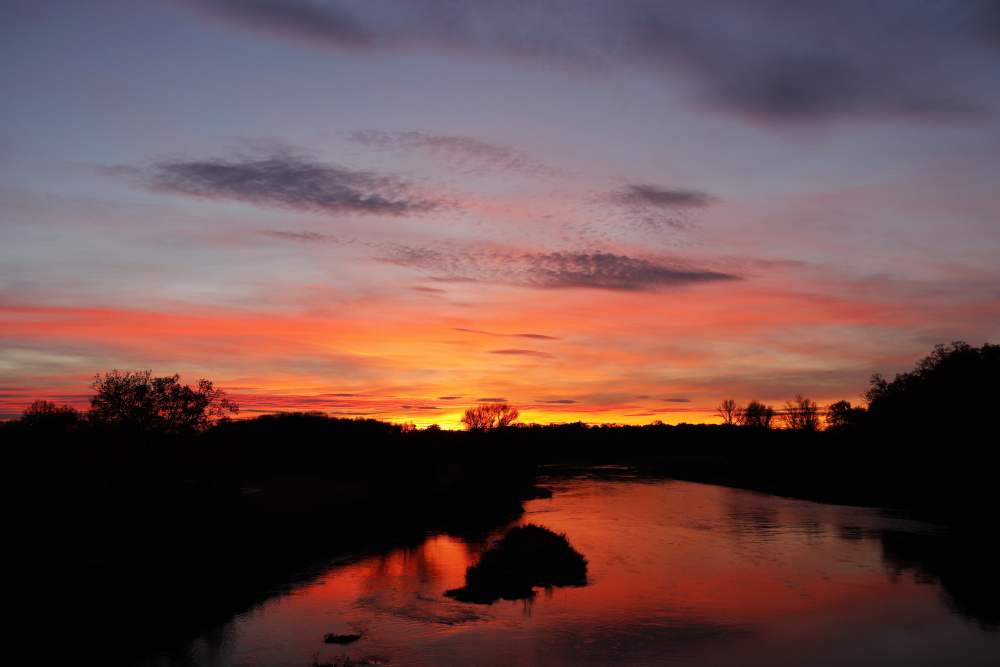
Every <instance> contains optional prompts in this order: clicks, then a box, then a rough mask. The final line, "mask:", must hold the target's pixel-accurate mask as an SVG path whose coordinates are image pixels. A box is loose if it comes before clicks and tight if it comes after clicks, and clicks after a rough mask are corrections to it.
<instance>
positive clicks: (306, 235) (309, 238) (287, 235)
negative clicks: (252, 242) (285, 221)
mask: <svg viewBox="0 0 1000 667" xmlns="http://www.w3.org/2000/svg"><path fill="white" fill-rule="evenodd" d="M261 234H263V235H264V236H273V237H275V238H279V239H287V240H289V241H304V242H307V243H330V242H336V241H337V237H335V236H330V235H329V234H321V233H320V232H284V231H281V230H276V229H265V230H264V231H262V232H261Z"/></svg>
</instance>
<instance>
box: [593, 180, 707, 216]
mask: <svg viewBox="0 0 1000 667" xmlns="http://www.w3.org/2000/svg"><path fill="white" fill-rule="evenodd" d="M607 198H608V200H609V201H612V202H614V203H616V204H621V205H622V206H628V207H643V208H645V207H651V208H661V209H662V208H665V209H674V210H677V209H686V208H703V207H705V206H708V205H709V204H711V203H713V202H714V201H715V198H714V197H712V196H711V195H709V194H707V193H704V192H699V191H698V190H684V189H680V188H661V187H658V186H655V185H645V184H633V185H628V186H626V187H624V188H622V189H620V190H617V191H615V192H612V193H611V194H609V195H608V196H607Z"/></svg>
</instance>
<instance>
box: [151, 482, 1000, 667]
mask: <svg viewBox="0 0 1000 667" xmlns="http://www.w3.org/2000/svg"><path fill="white" fill-rule="evenodd" d="M550 486H551V487H552V489H553V490H554V491H555V494H554V496H553V497H552V498H550V499H540V500H533V501H530V502H529V503H527V504H526V509H527V512H526V514H525V516H524V517H522V518H521V519H520V520H519V521H518V522H515V523H526V522H532V523H537V524H540V525H544V526H547V527H549V528H551V529H553V530H555V531H556V532H560V533H565V534H566V535H567V537H568V539H569V541H570V543H571V544H572V545H573V547H575V548H576V549H577V550H578V551H580V552H582V553H583V554H584V555H585V556H586V557H587V559H588V560H589V563H590V565H589V573H588V580H589V584H588V585H587V586H584V587H570V588H556V589H548V590H545V589H543V590H541V591H540V592H539V594H538V595H537V597H536V598H535V599H534V600H529V601H524V600H521V601H501V602H499V603H496V604H493V605H476V604H466V603H460V602H456V601H454V600H452V599H450V598H447V597H445V596H444V595H443V593H444V591H445V590H448V589H451V588H456V587H459V586H461V585H462V584H463V583H464V572H465V568H466V567H467V566H468V565H469V564H471V563H473V562H475V560H476V558H477V557H478V555H479V554H480V553H482V551H483V550H485V549H486V548H487V547H488V546H489V544H490V542H491V540H493V539H495V538H497V537H498V536H500V535H502V534H503V532H504V531H505V530H506V529H507V528H509V526H504V527H500V528H498V529H497V530H495V531H492V532H490V533H484V534H479V535H473V536H468V535H466V536H463V537H456V536H451V535H440V534H437V535H430V536H428V537H427V539H426V540H425V541H424V542H423V543H421V544H420V545H418V546H415V547H412V548H408V549H397V550H394V551H391V552H389V553H384V554H378V555H368V556H358V557H357V558H356V559H355V560H352V561H351V562H346V563H345V562H343V561H341V563H340V564H336V565H332V566H331V567H330V569H329V570H328V571H326V572H325V573H324V574H323V575H322V576H320V577H318V578H317V579H316V580H314V581H312V582H310V583H308V584H306V585H303V586H300V587H299V588H297V589H295V590H294V591H292V592H291V593H290V594H287V595H284V596H281V597H277V598H274V599H272V600H270V601H268V602H266V603H264V604H262V605H259V606H258V607H257V608H255V609H253V610H251V611H249V612H247V613H245V614H243V615H241V616H239V617H237V618H235V619H233V620H232V621H231V622H230V623H229V624H227V625H226V626H224V627H222V628H219V629H218V630H217V631H216V632H214V633H211V634H208V635H205V636H202V637H200V638H198V639H197V640H195V641H193V642H191V643H190V644H189V645H188V646H187V647H185V648H184V649H183V650H182V651H178V652H176V653H173V654H170V655H161V656H160V657H159V658H157V659H156V660H153V661H150V662H148V663H146V664H147V665H149V666H150V667H152V666H156V667H167V666H169V667H179V666H188V665H192V666H194V665H197V666H199V667H202V666H204V667H232V666H243V665H246V666H254V667H257V666H265V665H266V666H279V665H280V666H285V665H287V666H288V667H307V666H308V665H311V664H312V663H313V662H314V661H317V660H318V661H319V662H320V663H322V662H336V661H338V660H341V661H342V660H344V659H345V658H350V659H352V660H355V661H357V660H359V659H369V660H371V661H377V662H378V664H387V665H403V666H412V665H490V666H492V665H505V666H506V665H661V664H662V665H712V666H722V667H725V666H756V665H761V666H764V665H767V666H781V665H795V666H800V665H809V666H825V665H830V666H833V665H836V666H838V667H839V666H841V665H853V666H859V665H873V666H874V665H880V666H881V665H907V666H910V665H913V666H919V665H928V666H932V665H933V666H934V667H938V666H940V665H963V666H964V665H983V666H986V665H989V666H991V667H992V666H994V665H997V664H1000V634H998V633H997V632H995V630H994V628H995V627H996V626H995V623H993V622H992V621H991V620H990V619H989V618H988V612H987V614H986V616H983V615H978V616H977V615H976V613H975V612H974V611H973V612H970V611H969V610H968V609H967V608H963V607H962V606H961V605H959V604H957V603H956V600H960V598H961V595H957V596H956V595H954V594H949V593H947V592H945V591H944V590H942V588H941V586H940V584H939V579H940V577H939V576H937V574H935V573H934V568H933V567H923V566H921V563H920V558H921V557H920V551H921V547H919V545H921V544H923V543H924V541H928V540H929V541H930V542H931V543H934V544H936V543H938V542H940V541H941V539H942V538H941V531H940V530H939V529H936V528H935V527H933V526H930V525H926V524H921V523H919V522H917V521H912V520H909V519H906V518H904V517H901V516H893V515H891V514H886V513H880V512H877V511H875V510H868V509H863V508H851V507H840V506H832V505H822V504H817V503H809V502H804V501H797V500H789V499H783V498H777V497H774V496H767V495H763V494H757V493H753V492H750V491H741V490H735V489H728V488H724V487H717V486H711V485H703V484H693V483H687V482H677V481H670V480H647V479H639V478H635V477H629V476H628V475H621V474H619V475H617V476H615V477H614V478H609V477H608V476H607V475H594V474H581V475H579V476H576V477H573V478H568V479H553V480H551V484H550ZM951 558H952V559H953V560H954V558H955V555H954V554H951ZM966 606H968V605H966ZM991 609H993V610H994V613H995V609H996V604H995V602H994V605H993V607H992V608H991ZM327 633H337V634H355V633H358V634H361V635H362V638H361V639H360V640H359V641H357V642H355V643H353V644H350V645H347V646H334V645H327V644H324V643H323V641H322V638H323V636H324V635H325V634H327Z"/></svg>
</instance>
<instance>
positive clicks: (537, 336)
mask: <svg viewBox="0 0 1000 667" xmlns="http://www.w3.org/2000/svg"><path fill="white" fill-rule="evenodd" d="M451 330H452V331H462V332H465V333H474V334H482V335H484V336H499V337H502V338H534V339H536V340H562V339H561V338H557V337H556V336H546V335H544V334H536V333H512V334H505V333H493V332H492V331H479V330H478V329H463V328H462V327H452V328H451Z"/></svg>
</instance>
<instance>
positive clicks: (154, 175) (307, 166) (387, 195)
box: [106, 151, 442, 240]
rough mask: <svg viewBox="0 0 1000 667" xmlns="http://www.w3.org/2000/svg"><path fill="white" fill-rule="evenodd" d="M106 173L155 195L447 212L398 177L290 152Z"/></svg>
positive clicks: (304, 207) (394, 212)
mask: <svg viewBox="0 0 1000 667" xmlns="http://www.w3.org/2000/svg"><path fill="white" fill-rule="evenodd" d="M106 172H108V173H110V174H112V175H116V176H124V177H127V178H130V179H131V180H134V181H136V182H138V184H139V185H142V186H144V187H146V188H149V189H151V190H157V191H164V192H170V193H177V194H183V195H190V196H195V197H203V198H207V199H222V200H229V201H238V202H243V203H247V204H253V205H256V206H263V207H269V208H285V209H293V210H298V211H316V212H321V213H327V214H336V215H344V214H355V215H357V214H373V215H389V216H406V215H418V214H422V213H427V212H429V211H434V210H437V209H439V208H441V207H442V202H440V201H438V200H434V199H428V198H425V197H422V196H420V195H417V194H414V193H413V192H412V188H411V186H410V184H409V183H407V182H406V181H404V180H402V179H399V178H398V177H396V176H393V175H389V174H379V173H375V172H370V171H358V170H353V169H348V168H345V167H339V166H335V165H329V164H324V163H321V162H316V161H313V160H310V159H307V158H305V157H302V156H299V155H295V154H293V153H290V152H285V151H274V152H271V153H270V154H267V155H263V156H259V157H237V158H218V157H215V158H206V159H203V160H180V159H177V160H163V161H160V162H156V163H153V164H152V165H150V166H148V167H115V168H111V169H107V170H106ZM299 240H308V239H305V238H301V237H300V239H299ZM313 240H315V239H313Z"/></svg>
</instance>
